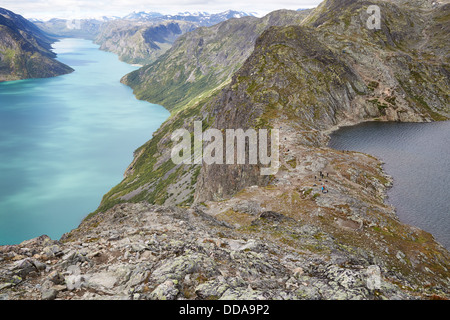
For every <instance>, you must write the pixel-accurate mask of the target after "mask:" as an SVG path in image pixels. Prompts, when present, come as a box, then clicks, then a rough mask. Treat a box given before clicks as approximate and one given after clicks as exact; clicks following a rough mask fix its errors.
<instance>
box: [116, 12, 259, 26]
mask: <svg viewBox="0 0 450 320" xmlns="http://www.w3.org/2000/svg"><path fill="white" fill-rule="evenodd" d="M246 16H255V13H248V12H243V11H234V10H227V11H224V12H220V13H208V12H195V13H190V12H180V13H178V14H174V15H170V14H166V15H163V14H161V13H158V12H143V11H141V12H133V13H131V14H129V15H126V16H125V17H123V18H122V19H124V20H138V21H153V22H156V21H167V20H181V21H190V22H196V23H198V24H199V25H200V26H212V25H214V24H216V23H219V22H222V21H225V20H228V19H232V18H242V17H246Z"/></svg>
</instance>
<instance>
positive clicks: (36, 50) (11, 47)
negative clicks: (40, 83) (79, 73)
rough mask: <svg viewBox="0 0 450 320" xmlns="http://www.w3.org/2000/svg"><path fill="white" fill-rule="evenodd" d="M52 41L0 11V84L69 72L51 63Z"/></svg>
mask: <svg viewBox="0 0 450 320" xmlns="http://www.w3.org/2000/svg"><path fill="white" fill-rule="evenodd" d="M53 42H55V39H52V38H51V37H49V36H48V35H46V34H44V33H43V32H42V31H41V30H39V29H38V28H37V27H36V26H35V25H34V24H32V23H31V22H29V21H28V20H26V19H24V18H23V17H22V16H19V15H17V14H15V13H13V12H11V11H8V10H6V9H2V8H0V81H10V80H18V79H28V78H48V77H54V76H58V75H62V74H66V73H70V72H72V71H73V69H72V68H70V67H69V66H66V65H65V64H63V63H61V62H59V61H57V60H55V57H56V54H55V53H53V52H52V51H51V49H52V48H51V44H52V43H53Z"/></svg>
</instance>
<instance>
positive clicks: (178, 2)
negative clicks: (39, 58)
mask: <svg viewBox="0 0 450 320" xmlns="http://www.w3.org/2000/svg"><path fill="white" fill-rule="evenodd" d="M320 2H321V0H279V1H276V0H247V1H246V2H243V1H239V0H231V1H224V0H220V1H219V0H164V1H161V0H110V1H103V0H95V1H93V0H2V2H1V4H0V6H2V7H3V8H5V9H8V10H11V11H13V12H15V13H18V14H21V15H23V16H24V17H25V18H39V19H50V18H54V17H58V18H87V17H100V16H120V17H122V16H125V15H127V14H128V13H131V12H133V11H154V12H161V13H164V14H174V13H178V12H185V11H189V12H197V11H207V12H211V13H216V12H221V11H225V10H229V9H231V10H241V11H247V12H257V13H260V14H266V13H268V12H270V11H273V10H277V9H299V8H311V7H315V6H317V5H318V4H319V3H320Z"/></svg>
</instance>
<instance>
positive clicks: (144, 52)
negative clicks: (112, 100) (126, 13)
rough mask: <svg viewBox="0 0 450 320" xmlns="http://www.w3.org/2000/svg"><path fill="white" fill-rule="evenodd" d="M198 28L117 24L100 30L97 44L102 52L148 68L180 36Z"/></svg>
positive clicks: (186, 24) (177, 24)
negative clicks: (114, 54) (111, 53)
mask: <svg viewBox="0 0 450 320" xmlns="http://www.w3.org/2000/svg"><path fill="white" fill-rule="evenodd" d="M196 27H198V25H197V24H196V23H192V22H186V21H164V22H159V23H154V22H129V21H124V20H115V21H111V22H106V23H104V24H103V25H102V26H101V28H100V30H99V33H98V35H97V36H96V38H95V43H97V44H100V49H102V50H106V51H109V52H114V53H116V54H117V55H119V59H120V60H122V61H125V62H128V63H136V64H148V63H151V62H153V61H155V60H156V58H158V57H159V56H161V55H162V54H163V53H164V52H166V51H167V50H168V49H169V48H170V47H171V46H172V44H173V42H174V41H175V40H176V39H177V38H178V37H179V36H181V35H182V34H184V33H186V32H189V31H191V30H193V29H195V28H196Z"/></svg>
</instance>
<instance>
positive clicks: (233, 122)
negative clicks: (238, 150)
mask: <svg viewBox="0 0 450 320" xmlns="http://www.w3.org/2000/svg"><path fill="white" fill-rule="evenodd" d="M415 2H417V3H418V4H420V5H421V6H420V7H419V9H418V8H417V7H416V8H412V7H410V6H409V5H404V4H402V3H405V2H404V1H395V2H392V1H389V2H388V1H386V2H382V1H379V2H376V4H378V5H379V6H380V8H382V11H381V12H382V17H383V18H382V19H383V20H382V24H381V29H379V30H368V29H366V20H367V18H368V14H367V11H366V6H367V5H369V4H373V2H371V3H369V2H366V1H349V0H345V1H344V0H340V1H325V2H324V3H323V4H322V5H321V6H319V7H318V8H317V9H316V10H315V11H313V12H312V13H311V15H310V16H309V17H308V18H307V20H305V22H303V23H302V24H301V25H300V24H299V23H297V24H296V25H289V23H288V24H287V26H279V25H278V26H272V27H268V26H267V25H264V27H262V28H261V30H260V32H261V35H260V36H259V37H255V39H256V40H255V44H254V46H253V47H252V48H251V50H250V51H249V52H248V56H247V57H245V58H243V60H242V63H241V62H239V63H241V66H240V67H238V68H237V71H236V72H234V73H226V71H222V69H223V68H225V67H227V66H226V65H225V64H227V63H229V60H227V59H226V58H225V57H223V58H221V59H218V58H217V59H216V60H214V61H213V62H212V63H210V64H205V65H204V63H205V62H203V60H201V59H200V58H201V57H203V58H205V59H206V58H207V57H208V58H214V57H215V56H218V55H220V53H214V51H213V50H210V51H208V50H205V49H204V48H205V45H206V44H207V43H208V44H210V45H212V44H214V46H213V47H215V46H219V48H220V43H216V42H214V40H213V38H212V36H211V38H208V41H204V42H203V44H202V45H201V46H199V40H200V39H199V38H198V36H199V33H198V32H203V37H204V38H206V36H205V33H207V32H208V31H209V30H216V29H214V28H212V29H197V30H196V31H195V32H194V33H193V34H186V35H184V36H182V37H180V38H179V39H178V41H177V44H176V45H175V46H174V47H173V48H172V49H170V50H169V51H168V52H166V54H165V55H163V56H162V57H161V58H160V59H159V60H158V61H157V62H155V63H154V64H152V65H150V66H149V67H147V68H144V69H141V71H140V72H134V73H132V74H131V75H129V76H128V77H125V78H124V81H125V82H127V83H130V84H133V85H134V86H135V87H136V88H139V89H142V90H145V89H146V88H145V86H146V85H149V84H152V85H155V86H158V85H159V86H160V87H159V88H160V89H163V88H165V89H166V90H167V91H166V94H169V93H170V94H173V95H178V97H181V99H182V100H183V101H185V102H183V104H184V107H183V104H177V103H179V101H178V100H176V99H175V100H172V101H173V104H171V105H170V106H166V107H168V108H169V109H172V110H173V114H172V116H171V118H170V119H168V120H167V121H166V122H165V123H164V124H163V125H162V126H161V128H160V129H159V130H158V131H157V132H155V134H154V135H153V138H152V139H151V140H150V141H148V142H147V143H146V144H145V145H143V146H142V147H141V148H139V149H138V150H136V153H135V159H134V161H133V163H132V164H131V165H130V167H129V168H128V169H127V171H126V174H125V178H124V180H123V181H122V182H121V183H120V184H119V185H117V186H116V187H114V188H113V189H112V190H111V191H110V192H109V193H108V194H106V195H105V196H104V198H103V201H102V203H101V205H100V207H99V208H98V210H97V211H96V212H95V214H91V215H90V216H89V217H88V218H87V219H85V220H84V221H83V222H82V223H81V225H80V226H79V227H78V228H77V229H75V230H73V231H71V232H69V233H67V234H66V235H64V236H63V237H62V239H61V241H59V242H56V241H52V240H50V239H48V238H47V237H40V238H37V239H33V240H31V241H27V242H24V243H22V244H20V245H17V246H6V247H2V248H0V263H1V264H2V268H0V297H1V296H2V295H3V296H4V297H6V298H10V299H54V298H55V297H58V298H62V299H78V298H81V299H104V298H106V297H109V298H121V299H122V298H125V299H448V298H450V291H449V288H450V286H449V284H450V283H449V279H450V271H449V270H450V255H449V252H448V251H447V250H446V249H445V248H443V247H442V246H441V245H440V244H438V243H437V242H436V241H435V240H434V239H433V237H432V236H431V235H430V234H428V233H426V232H424V231H422V230H419V229H417V228H415V227H412V226H408V225H404V224H402V223H401V222H400V221H399V219H398V217H397V216H396V214H395V209H394V208H393V207H391V206H389V205H387V204H386V203H385V202H384V199H385V196H386V190H387V188H388V187H389V186H391V185H392V179H391V178H390V177H389V176H387V175H386V174H385V173H384V172H383V170H382V164H381V162H380V161H379V160H377V159H375V158H374V157H371V156H369V155H365V154H361V153H358V152H341V151H337V150H333V149H329V148H327V147H326V142H327V132H328V131H329V130H332V129H333V128H335V127H336V126H338V125H341V124H344V123H356V122H359V121H364V120H374V119H378V120H398V121H432V120H440V119H447V118H448V116H449V106H450V104H449V103H448V92H449V87H450V86H449V78H448V70H449V68H448V59H447V58H448V57H447V56H446V54H447V52H448V44H447V43H446V42H442V39H440V38H439V37H441V36H443V35H444V34H443V33H442V32H440V31H438V30H445V28H446V21H447V20H446V17H448V15H447V13H446V12H448V11H447V10H448V6H447V5H442V4H438V5H429V3H428V2H427V1H415ZM329 10H334V11H333V12H329ZM278 14H280V13H278ZM384 14H385V15H384ZM393 18H397V20H395V21H393V20H392V19H393ZM249 21H250V20H248V18H247V20H244V24H248V23H249ZM252 21H253V20H252ZM254 21H256V22H257V21H258V20H254ZM223 26H229V27H230V28H231V29H230V30H233V32H232V33H230V35H231V34H232V35H233V36H238V35H239V33H238V32H237V31H238V30H240V29H241V28H244V27H243V26H241V28H237V29H236V26H235V25H234V24H231V25H228V24H225V23H224V24H223V25H222V27H223ZM216 27H217V26H216ZM247 27H248V26H247ZM219 28H220V27H219ZM416 28H417V29H416ZM244 29H245V28H244ZM409 32H418V33H417V34H415V35H411V34H409ZM436 37H437V38H436ZM188 40H189V41H190V43H191V45H190V46H185V47H183V45H182V43H180V42H181V41H186V42H185V43H189V41H188ZM222 41H225V43H227V41H228V39H225V40H222ZM236 42H238V40H236ZM177 46H179V47H180V48H182V47H183V50H184V51H186V52H187V51H189V50H192V52H191V51H189V52H190V53H189V54H187V55H186V56H187V58H186V59H190V58H191V57H194V58H198V60H193V61H194V62H196V61H198V64H195V68H193V69H189V71H190V72H192V70H198V73H195V75H196V76H195V78H193V79H192V82H190V81H187V79H188V78H184V79H183V78H182V77H181V75H182V74H183V71H184V69H185V68H188V66H190V64H186V65H185V67H180V66H178V65H177V64H176V61H178V60H177V58H178V59H183V58H184V56H183V54H182V53H183V52H184V51H183V50H181V49H180V50H178V49H177ZM202 48H203V49H202ZM243 48H244V47H243ZM188 49H189V50H188ZM222 50H228V49H227V48H222ZM230 50H231V49H230ZM230 52H231V51H230ZM207 61H209V60H207ZM234 61H235V60H234ZM183 63H184V62H183ZM235 63H236V61H235ZM237 65H238V64H233V65H229V66H228V67H229V68H235V67H236V66H237ZM212 66H214V67H212ZM152 68H154V69H152ZM217 69H218V70H217ZM202 70H203V71H205V73H204V74H203V73H201V71H202ZM156 71H158V72H156ZM165 71H167V73H164V72H165ZM174 71H175V73H172V72H174ZM419 71H420V72H419ZM159 72H161V73H159ZM176 72H179V76H180V78H176V77H174V74H176ZM220 72H223V73H220ZM187 74H190V73H189V72H188V73H187ZM210 74H222V76H221V77H219V78H216V81H217V82H212V84H211V86H209V84H210V82H207V84H208V85H206V86H203V87H198V89H197V90H199V91H198V92H197V93H195V92H194V91H189V88H196V87H195V83H196V82H197V81H201V78H200V75H201V76H203V77H208V76H209V75H210ZM158 76H160V78H159V79H158ZM153 78H155V79H157V80H154V79H153ZM141 79H145V80H146V81H145V83H144V84H140V82H139V81H140V80H141ZM209 79H212V78H209ZM217 79H220V80H217ZM169 80H170V81H169ZM128 81H131V82H132V83H131V82H128ZM133 81H135V82H133ZM158 82H160V83H161V84H158ZM201 88H203V89H201ZM170 90H172V91H170ZM152 97H154V95H153V94H151V95H149V96H148V99H149V100H150V101H152V100H151V99H152ZM160 99H165V98H164V97H163V96H162V95H161V96H160ZM167 101H169V100H167ZM180 101H181V100H180ZM153 102H154V101H153ZM195 120H198V121H202V123H203V129H206V128H217V129H219V130H223V129H233V128H242V129H247V128H255V129H260V128H273V129H279V130H280V140H281V147H280V162H281V166H280V168H279V170H278V172H277V173H276V174H275V175H272V176H269V177H264V176H261V175H260V170H259V169H260V166H258V165H249V164H246V165H222V166H219V165H206V164H204V163H203V164H201V165H200V164H199V165H195V164H184V165H183V164H182V165H175V164H174V163H173V162H172V161H171V159H170V155H171V148H172V146H173V142H172V141H171V134H172V133H173V132H174V131H175V130H176V129H180V128H186V129H188V130H189V131H190V132H193V122H194V121H195ZM319 172H323V173H326V175H325V176H324V177H323V178H322V177H320V176H319ZM319 179H320V180H319ZM322 183H326V187H327V189H328V192H327V193H323V192H322V191H321V185H322ZM217 200H220V201H217ZM125 202H128V203H125ZM193 202H195V204H194V205H192V203H193ZM149 203H150V204H149ZM155 204H157V205H155ZM159 204H164V206H158V205H159ZM172 204H177V205H179V207H171V206H168V205H172ZM187 206H189V208H186V207H187ZM183 207H185V208H183ZM80 248H83V249H82V250H79V249H80ZM44 270H46V271H47V272H44ZM130 292H131V293H130Z"/></svg>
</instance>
